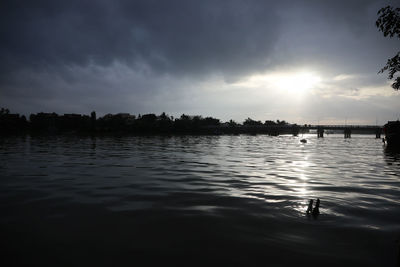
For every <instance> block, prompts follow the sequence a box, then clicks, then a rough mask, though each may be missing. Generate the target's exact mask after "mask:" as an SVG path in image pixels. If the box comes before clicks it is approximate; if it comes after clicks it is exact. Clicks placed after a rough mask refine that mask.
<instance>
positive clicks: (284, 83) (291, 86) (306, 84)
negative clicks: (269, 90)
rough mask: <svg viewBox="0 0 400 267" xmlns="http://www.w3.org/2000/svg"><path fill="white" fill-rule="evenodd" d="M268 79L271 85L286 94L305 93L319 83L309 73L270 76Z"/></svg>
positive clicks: (315, 76) (318, 79)
mask: <svg viewBox="0 0 400 267" xmlns="http://www.w3.org/2000/svg"><path fill="white" fill-rule="evenodd" d="M270 78H271V83H272V85H274V86H275V87H276V88H277V89H280V90H284V91H286V92H288V93H305V92H306V91H307V90H309V89H312V88H313V87H314V86H316V85H317V84H318V83H319V82H320V81H321V79H320V78H319V77H318V76H317V75H315V74H313V73H311V72H299V73H292V74H278V75H271V77H270Z"/></svg>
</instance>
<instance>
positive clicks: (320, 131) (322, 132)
mask: <svg viewBox="0 0 400 267" xmlns="http://www.w3.org/2000/svg"><path fill="white" fill-rule="evenodd" d="M317 136H318V138H323V137H324V129H323V128H321V127H318V128H317Z"/></svg>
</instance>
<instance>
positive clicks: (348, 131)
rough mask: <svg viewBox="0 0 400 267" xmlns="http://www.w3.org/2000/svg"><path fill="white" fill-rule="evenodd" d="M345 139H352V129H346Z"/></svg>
mask: <svg viewBox="0 0 400 267" xmlns="http://www.w3.org/2000/svg"><path fill="white" fill-rule="evenodd" d="M344 138H351V129H350V128H345V129H344Z"/></svg>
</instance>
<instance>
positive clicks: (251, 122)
mask: <svg viewBox="0 0 400 267" xmlns="http://www.w3.org/2000/svg"><path fill="white" fill-rule="evenodd" d="M243 125H245V126H257V125H262V122H261V121H255V120H253V119H250V118H247V119H246V120H245V121H244V122H243Z"/></svg>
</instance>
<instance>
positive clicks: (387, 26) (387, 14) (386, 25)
mask: <svg viewBox="0 0 400 267" xmlns="http://www.w3.org/2000/svg"><path fill="white" fill-rule="evenodd" d="M378 15H379V17H378V19H377V20H376V27H378V29H379V31H381V32H383V35H384V36H385V37H386V36H389V37H390V38H392V37H393V36H397V37H398V38H400V8H393V7H391V6H387V7H384V8H381V9H380V10H379V11H378ZM385 71H388V72H389V74H388V79H389V80H391V79H393V78H394V75H395V74H396V72H399V71H400V52H397V54H396V55H395V56H394V57H392V58H389V59H388V61H387V63H386V66H385V67H383V68H382V69H381V70H380V71H379V73H383V72H385ZM392 87H393V89H395V90H399V88H400V77H399V76H398V77H396V78H395V79H394V82H393V84H392Z"/></svg>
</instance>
